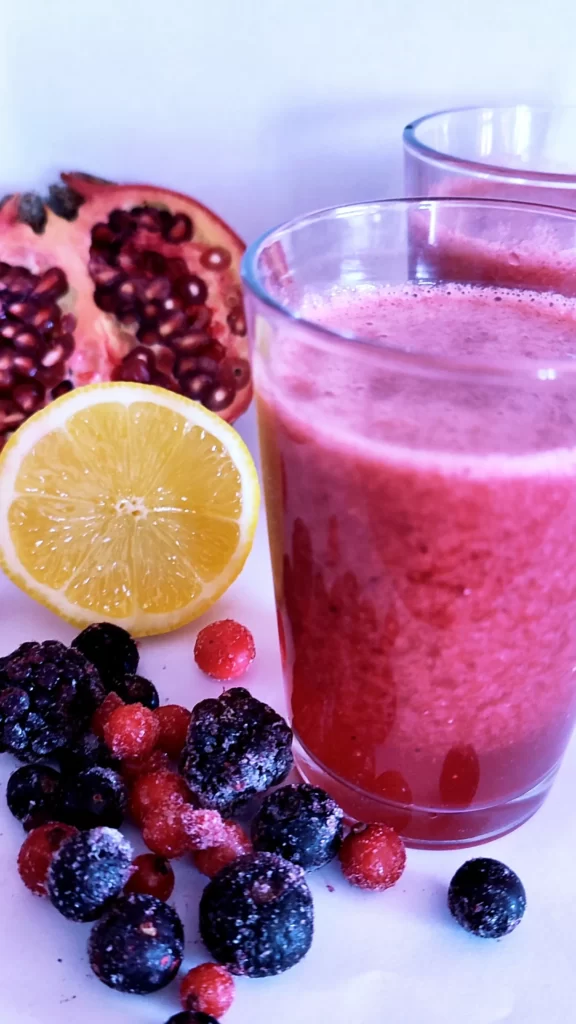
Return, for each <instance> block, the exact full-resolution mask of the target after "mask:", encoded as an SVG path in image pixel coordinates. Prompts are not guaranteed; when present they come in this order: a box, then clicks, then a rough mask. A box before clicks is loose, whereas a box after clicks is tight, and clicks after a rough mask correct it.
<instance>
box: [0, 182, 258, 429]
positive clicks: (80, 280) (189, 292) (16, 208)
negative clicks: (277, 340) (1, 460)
mask: <svg viewBox="0 0 576 1024" xmlns="http://www.w3.org/2000/svg"><path fill="white" fill-rule="evenodd" d="M62 179H63V184H58V185H54V186H52V187H51V189H50V191H49V196H48V199H47V201H46V202H44V201H43V200H42V199H41V198H40V197H39V196H36V195H35V194H33V193H28V194H23V195H15V196H11V197H9V198H8V199H7V200H6V201H5V202H4V204H3V206H2V209H1V210H0V447H1V446H2V443H3V440H5V438H6V436H7V435H8V434H9V433H10V432H11V431H12V430H14V429H15V428H16V427H17V426H19V425H20V423H21V422H23V420H24V419H26V417H27V416H29V415H30V414H31V413H32V412H35V411H36V410H37V409H38V408H40V407H41V406H42V405H43V404H44V403H45V402H47V401H50V399H51V398H54V397H57V395H59V394H62V393H63V392H64V391H66V390H70V389H71V388H73V387H74V386H80V385H83V384H89V383H92V382H94V381H100V380H134V381H139V382H142V383H151V384H158V385H160V386H163V387H167V388H169V389H171V390H173V391H178V392H180V393H182V394H185V395H188V396H189V397H191V398H194V399H197V400H198V401H200V402H202V403H203V404H204V405H206V406H207V408H209V409H212V410H214V411H216V412H218V413H219V414H220V415H221V416H222V417H224V418H225V419H226V420H228V421H229V422H232V421H233V420H235V419H236V418H237V417H238V416H239V415H240V414H241V413H242V412H244V410H245V409H246V408H247V406H248V404H249V402H250V398H251V394H252V385H251V375H250V366H249V363H248V348H247V340H246V322H245V319H244V310H243V305H242V293H241V288H240V276H239V268H240V260H241V257H242V253H243V251H244V245H243V243H242V242H241V241H240V239H239V238H238V237H237V235H235V234H234V232H233V231H232V230H231V228H229V227H228V226H227V225H226V224H225V223H224V222H223V221H221V220H220V219H219V218H218V217H217V216H216V215H215V214H214V213H212V212H211V211H210V210H208V209H207V208H206V207H204V206H202V205H201V204H200V203H197V202H196V201H195V200H194V199H190V198H189V197H187V196H184V195H180V194H178V193H176V192H170V191H166V190H164V189H160V188H155V187H154V186H150V185H115V184H112V183H109V182H104V181H101V180H100V179H95V178H92V177H90V176H89V175H85V174H79V173H78V174H63V175H62Z"/></svg>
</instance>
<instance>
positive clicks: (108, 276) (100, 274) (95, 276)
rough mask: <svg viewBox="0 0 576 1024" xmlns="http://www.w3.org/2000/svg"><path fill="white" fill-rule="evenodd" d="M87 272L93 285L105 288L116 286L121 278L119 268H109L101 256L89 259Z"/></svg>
mask: <svg viewBox="0 0 576 1024" xmlns="http://www.w3.org/2000/svg"><path fill="white" fill-rule="evenodd" d="M88 271H89V273H90V277H91V278H92V280H93V281H94V283H95V284H97V285H102V286H103V287H105V288H109V287H111V285H114V284H117V283H118V282H119V281H121V280H122V277H123V274H122V271H121V270H120V268H119V267H111V266H110V265H109V264H108V263H106V261H105V260H104V259H103V258H102V257H101V256H91V257H90V260H89V262H88Z"/></svg>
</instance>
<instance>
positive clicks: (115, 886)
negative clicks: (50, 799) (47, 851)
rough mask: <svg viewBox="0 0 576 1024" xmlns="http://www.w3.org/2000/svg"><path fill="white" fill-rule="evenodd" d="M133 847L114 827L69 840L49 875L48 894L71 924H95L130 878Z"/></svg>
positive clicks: (80, 834)
mask: <svg viewBox="0 0 576 1024" xmlns="http://www.w3.org/2000/svg"><path fill="white" fill-rule="evenodd" d="M131 860H132V847H131V845H130V843H129V842H128V840H127V839H125V838H124V836H123V835H122V833H121V832H117V831H116V829H113V828H94V829H91V830H90V831H89V832H78V833H77V834H76V835H73V836H71V837H70V838H69V839H66V840H65V841H64V842H63V843H62V846H61V847H60V849H59V850H58V851H57V852H56V853H55V855H54V858H53V860H52V864H51V866H50V870H49V872H48V895H49V896H50V899H51V901H52V903H53V904H54V906H55V907H56V909H57V910H59V911H60V913H61V914H63V916H64V917H67V918H69V919H70V920H71V921H95V920H96V918H97V917H99V916H100V914H102V913H103V911H104V910H105V909H106V907H107V906H108V904H109V903H110V901H111V900H112V899H114V897H115V896H117V895H118V893H120V892H121V891H122V889H123V888H124V886H125V885H126V882H127V881H128V879H129V877H130V863H131Z"/></svg>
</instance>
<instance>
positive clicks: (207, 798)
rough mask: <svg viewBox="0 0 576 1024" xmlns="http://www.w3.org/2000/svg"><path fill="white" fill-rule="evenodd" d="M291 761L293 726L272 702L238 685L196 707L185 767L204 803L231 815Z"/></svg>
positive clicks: (287, 768) (284, 771) (279, 779)
mask: <svg viewBox="0 0 576 1024" xmlns="http://www.w3.org/2000/svg"><path fill="white" fill-rule="evenodd" d="M291 767H292V730H291V729H290V728H289V727H288V725H287V724H286V722H285V721H284V719H283V718H281V717H280V715H278V714H277V713H276V711H274V710H273V709H272V708H271V707H268V705H267V704H263V703H262V702H261V701H259V700H256V699H255V698H254V697H252V696H251V695H250V693H249V692H248V690H245V689H243V688H242V687H234V688H232V689H231V690H227V691H226V692H225V693H223V694H222V696H221V697H218V698H216V699H214V698H210V699H209V700H203V701H201V702H200V703H199V704H197V705H196V707H195V708H194V709H193V711H192V718H191V721H190V727H189V730H188V736H187V739H186V744H185V747H184V751H183V754H182V764H181V771H182V775H183V776H184V778H185V779H186V782H187V783H188V786H189V788H190V789H191V791H192V793H193V795H194V797H195V799H196V800H197V802H198V804H199V805H200V807H208V808H211V809H213V810H216V811H220V813H221V814H223V815H225V816H227V817H229V816H230V815H231V814H233V813H234V812H236V811H237V810H238V808H240V807H242V805H243V804H245V803H247V802H248V800H250V798H251V797H253V796H255V795H256V794H257V793H264V792H265V791H266V790H267V789H270V788H271V787H272V786H275V785H277V783H279V782H282V781H283V779H285V778H286V776H287V775H288V772H289V771H290V768H291Z"/></svg>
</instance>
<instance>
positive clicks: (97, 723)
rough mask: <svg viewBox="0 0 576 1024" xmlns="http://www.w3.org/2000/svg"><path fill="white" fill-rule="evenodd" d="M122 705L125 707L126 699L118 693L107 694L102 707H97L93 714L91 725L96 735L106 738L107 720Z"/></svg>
mask: <svg viewBox="0 0 576 1024" xmlns="http://www.w3.org/2000/svg"><path fill="white" fill-rule="evenodd" d="M122 707H124V701H123V700H121V699H120V697H119V696H118V694H117V693H107V694H106V696H105V698H104V700H103V701H102V703H101V705H100V707H99V708H97V709H96V711H95V712H94V714H93V716H92V723H91V727H92V732H93V733H94V735H95V736H98V737H99V738H100V739H101V740H103V739H104V726H105V725H106V722H107V721H108V719H109V718H110V715H111V714H112V712H113V711H116V709H117V708H122Z"/></svg>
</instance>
